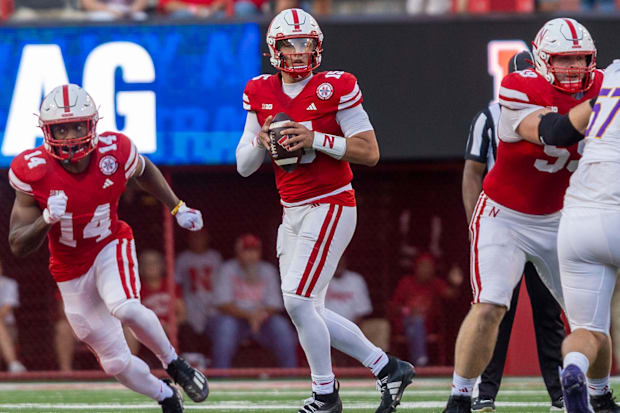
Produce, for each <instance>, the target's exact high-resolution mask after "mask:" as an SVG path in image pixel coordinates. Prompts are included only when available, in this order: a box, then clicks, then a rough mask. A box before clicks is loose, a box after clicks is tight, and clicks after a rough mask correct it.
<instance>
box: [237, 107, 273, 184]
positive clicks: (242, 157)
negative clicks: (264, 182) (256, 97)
mask: <svg viewBox="0 0 620 413" xmlns="http://www.w3.org/2000/svg"><path fill="white" fill-rule="evenodd" d="M260 129H261V128H260V124H259V123H258V118H257V117H256V113H255V112H248V115H247V117H246V118H245V129H244V130H243V135H241V139H240V140H239V144H238V145H237V171H238V172H239V174H240V175H241V176H243V177H246V176H250V175H252V174H253V173H254V172H256V170H257V169H258V168H260V166H261V164H262V163H263V161H264V160H265V152H266V151H265V147H264V146H263V145H262V144H261V143H260V141H259V139H258V133H259V132H260Z"/></svg>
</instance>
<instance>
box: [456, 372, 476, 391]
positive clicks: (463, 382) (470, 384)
mask: <svg viewBox="0 0 620 413" xmlns="http://www.w3.org/2000/svg"><path fill="white" fill-rule="evenodd" d="M477 379H478V378H477V377H474V378H473V379H466V378H465V377H461V376H459V375H458V374H456V372H454V373H452V390H451V391H450V395H453V396H467V397H471V391H472V389H473V388H474V384H476V380H477Z"/></svg>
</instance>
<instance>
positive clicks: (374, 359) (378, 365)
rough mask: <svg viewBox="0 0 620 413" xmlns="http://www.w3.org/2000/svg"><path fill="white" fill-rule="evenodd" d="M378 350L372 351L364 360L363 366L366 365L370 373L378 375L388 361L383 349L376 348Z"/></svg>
mask: <svg viewBox="0 0 620 413" xmlns="http://www.w3.org/2000/svg"><path fill="white" fill-rule="evenodd" d="M377 350H378V351H376V352H375V353H373V354H372V355H371V356H370V357H369V358H368V359H366V360H364V366H366V367H368V368H369V369H370V371H372V374H374V375H375V376H377V377H378V376H379V373H380V372H381V370H383V368H384V367H385V366H387V364H388V362H389V361H390V359H389V357H388V356H387V354H385V351H383V350H381V349H380V348H377Z"/></svg>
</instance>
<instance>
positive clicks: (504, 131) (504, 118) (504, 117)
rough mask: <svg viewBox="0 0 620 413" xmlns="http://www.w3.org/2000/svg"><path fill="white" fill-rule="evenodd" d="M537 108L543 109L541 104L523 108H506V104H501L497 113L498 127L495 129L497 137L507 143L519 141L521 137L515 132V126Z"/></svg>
mask: <svg viewBox="0 0 620 413" xmlns="http://www.w3.org/2000/svg"><path fill="white" fill-rule="evenodd" d="M539 109H544V107H543V106H535V105H531V106H530V107H528V108H524V109H518V110H514V109H508V108H507V107H506V106H502V110H501V112H500V115H499V128H498V131H497V134H498V137H499V138H500V139H501V140H502V141H504V142H508V143H512V142H519V141H520V140H523V138H522V137H521V136H520V135H519V134H518V133H517V128H518V127H519V125H520V124H521V122H522V121H523V119H525V118H526V117H527V115H529V114H530V113H532V112H536V111H537V110H539Z"/></svg>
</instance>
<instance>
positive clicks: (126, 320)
mask: <svg viewBox="0 0 620 413" xmlns="http://www.w3.org/2000/svg"><path fill="white" fill-rule="evenodd" d="M114 316H115V317H116V318H118V319H119V320H121V322H122V323H123V325H126V326H128V327H129V328H131V329H132V331H133V332H134V334H135V335H136V338H137V339H138V341H140V343H142V344H144V345H145V346H146V347H148V349H149V350H151V351H152V352H153V354H155V355H156V356H157V358H158V359H159V360H160V361H161V364H162V365H163V366H164V368H167V367H168V364H169V363H170V362H171V361H172V360H175V359H176V358H177V357H178V356H177V354H176V351H175V350H174V348H173V347H172V344H170V340H168V337H167V336H166V333H165V332H164V329H163V327H162V326H161V323H160V322H159V319H158V318H157V316H156V315H155V313H154V312H153V311H152V310H150V309H148V308H146V307H145V306H143V305H142V304H140V303H139V302H134V301H131V302H128V303H125V304H123V305H121V306H120V307H119V308H117V309H116V310H115V311H114Z"/></svg>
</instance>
